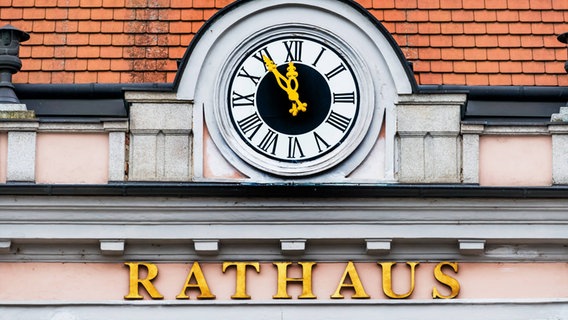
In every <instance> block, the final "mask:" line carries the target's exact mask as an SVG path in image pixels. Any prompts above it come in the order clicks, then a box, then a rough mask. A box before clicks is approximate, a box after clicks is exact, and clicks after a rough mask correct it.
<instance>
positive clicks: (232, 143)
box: [205, 24, 375, 177]
mask: <svg viewBox="0 0 568 320" xmlns="http://www.w3.org/2000/svg"><path fill="white" fill-rule="evenodd" d="M291 35H297V36H301V37H304V38H308V39H312V40H313V41H318V42H323V43H325V44H326V45H327V46H328V47H330V48H333V49H334V51H336V52H339V53H340V54H342V57H341V58H342V59H343V60H344V61H345V62H346V63H347V64H349V66H350V68H351V72H352V73H353V76H354V77H355V79H356V80H357V83H358V86H359V92H360V94H359V111H358V116H357V119H355V120H354V121H355V122H354V123H353V125H352V128H351V129H350V132H349V134H348V135H347V136H346V138H345V140H344V142H343V143H342V144H341V145H340V146H337V147H335V149H334V150H332V151H331V152H328V153H326V154H325V155H323V156H321V157H318V158H316V159H313V160H310V161H302V162H299V163H291V162H286V161H280V160H277V159H273V158H270V157H266V156H263V155H262V154H260V153H258V152H256V151H254V150H253V149H251V148H250V146H249V145H248V144H247V143H246V142H245V141H243V139H241V136H240V134H239V133H238V132H237V130H236V129H235V127H234V126H233V123H232V121H231V118H230V115H229V111H228V110H229V105H228V102H227V101H228V99H227V93H228V92H229V87H230V85H231V83H230V81H229V79H231V78H232V76H233V75H234V73H235V72H236V71H237V68H238V67H239V62H240V61H241V60H242V58H243V56H245V55H246V54H247V53H249V52H250V51H251V50H252V49H253V48H255V47H256V46H257V45H258V44H259V43H265V42H270V40H271V39H275V38H281V37H285V36H291ZM221 70H222V71H221V72H220V73H219V74H218V76H217V77H216V80H215V90H214V97H215V101H214V102H215V103H214V107H213V108H211V109H210V110H208V111H209V112H207V111H206V113H205V116H206V120H207V122H208V123H211V122H212V120H214V123H216V126H217V128H218V130H219V133H220V134H221V136H222V137H223V139H224V140H225V142H226V143H227V145H228V146H229V147H230V149H231V150H232V151H233V152H234V153H235V154H236V155H237V156H238V157H239V158H240V159H242V160H243V161H245V162H246V163H248V164H249V165H251V166H253V167H255V168H257V169H259V170H262V171H264V172H266V173H268V174H272V175H277V176H286V177H302V176H310V175H315V174H317V173H320V172H324V171H326V170H329V169H330V168H333V167H335V166H337V165H338V164H339V163H341V162H342V161H343V160H345V159H346V158H348V157H349V156H350V155H351V154H352V153H353V152H354V151H355V150H356V149H357V147H358V146H359V144H360V143H361V142H362V140H363V139H364V137H365V135H366V133H367V131H368V129H369V126H370V124H371V122H372V119H373V113H374V110H375V96H374V88H373V85H372V84H373V79H372V76H371V75H370V74H369V72H368V67H367V66H366V63H365V62H364V60H363V59H362V58H361V56H360V55H359V54H358V53H357V52H355V51H354V50H353V49H352V48H351V46H349V45H348V44H347V43H346V42H345V41H343V40H341V39H340V38H339V37H338V36H336V35H335V34H334V33H332V32H330V31H329V30H323V29H321V28H318V27H316V26H312V25H305V24H295V25H288V24H287V25H277V26H273V27H272V28H269V29H265V30H263V31H262V32H259V33H257V34H254V35H252V36H251V37H249V38H247V39H246V40H244V41H242V42H241V44H240V45H239V46H237V47H236V48H235V49H234V50H233V51H232V52H231V53H230V54H229V56H228V58H227V59H226V60H225V63H224V64H223V66H222V68H221Z"/></svg>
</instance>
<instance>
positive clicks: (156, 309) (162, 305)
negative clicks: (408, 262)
mask: <svg viewBox="0 0 568 320" xmlns="http://www.w3.org/2000/svg"><path fill="white" fill-rule="evenodd" d="M0 307H1V308H2V313H0V319H1V320H4V319H5V320H13V319H36V320H54V319H55V320H60V319H61V320H62V319H65V320H76V319H81V320H99V319H101V318H105V319H121V320H140V319H166V318H167V319H169V320H182V319H183V320H185V319H187V317H188V307H190V308H191V311H190V312H191V318H197V319H221V318H223V319H234V320H241V319H242V320H250V319H266V320H290V319H312V320H327V319H368V318H369V315H373V316H374V317H380V318H381V319H415V318H418V319H421V320H439V319H440V315H442V314H443V315H444V317H445V318H451V319H453V318H459V319H460V320H479V319H492V320H511V319H531V320H532V319H565V318H568V300H567V299H511V300H504V299H499V300H470V299H464V300H459V299H458V300H373V299H369V300H334V301H329V300H328V301H323V300H276V301H266V302H261V301H258V302H257V301H248V300H246V301H223V302H221V301H195V300H192V301H136V302H131V301H120V302H113V301H108V302H107V301H100V302H81V303H77V302H66V301H50V302H39V301H23V302H9V303H7V302H0Z"/></svg>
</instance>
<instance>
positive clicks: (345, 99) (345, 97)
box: [333, 92, 355, 103]
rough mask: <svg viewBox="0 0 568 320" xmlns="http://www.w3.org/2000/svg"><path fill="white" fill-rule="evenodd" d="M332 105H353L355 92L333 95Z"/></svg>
mask: <svg viewBox="0 0 568 320" xmlns="http://www.w3.org/2000/svg"><path fill="white" fill-rule="evenodd" d="M333 103H355V92H349V93H334V94H333Z"/></svg>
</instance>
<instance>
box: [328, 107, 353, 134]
mask: <svg viewBox="0 0 568 320" xmlns="http://www.w3.org/2000/svg"><path fill="white" fill-rule="evenodd" d="M325 122H326V123H329V124H330V125H332V126H333V127H335V128H337V129H338V130H340V131H341V132H345V130H347V127H348V126H349V123H350V122H351V118H347V117H345V116H342V115H340V114H339V113H336V112H335V111H331V114H330V115H329V118H327V120H326V121H325Z"/></svg>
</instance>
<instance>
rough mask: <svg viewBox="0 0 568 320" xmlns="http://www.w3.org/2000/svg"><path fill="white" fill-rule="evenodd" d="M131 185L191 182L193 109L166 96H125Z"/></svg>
mask: <svg viewBox="0 0 568 320" xmlns="http://www.w3.org/2000/svg"><path fill="white" fill-rule="evenodd" d="M126 98H127V99H129V101H131V102H133V103H132V106H131V108H130V132H131V137H130V157H129V176H128V179H129V180H130V181H189V180H191V171H192V170H191V139H190V137H191V131H192V125H193V119H192V105H191V104H190V103H187V102H186V101H178V100H176V97H175V95H172V94H169V93H152V92H137V93H127V94H126Z"/></svg>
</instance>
